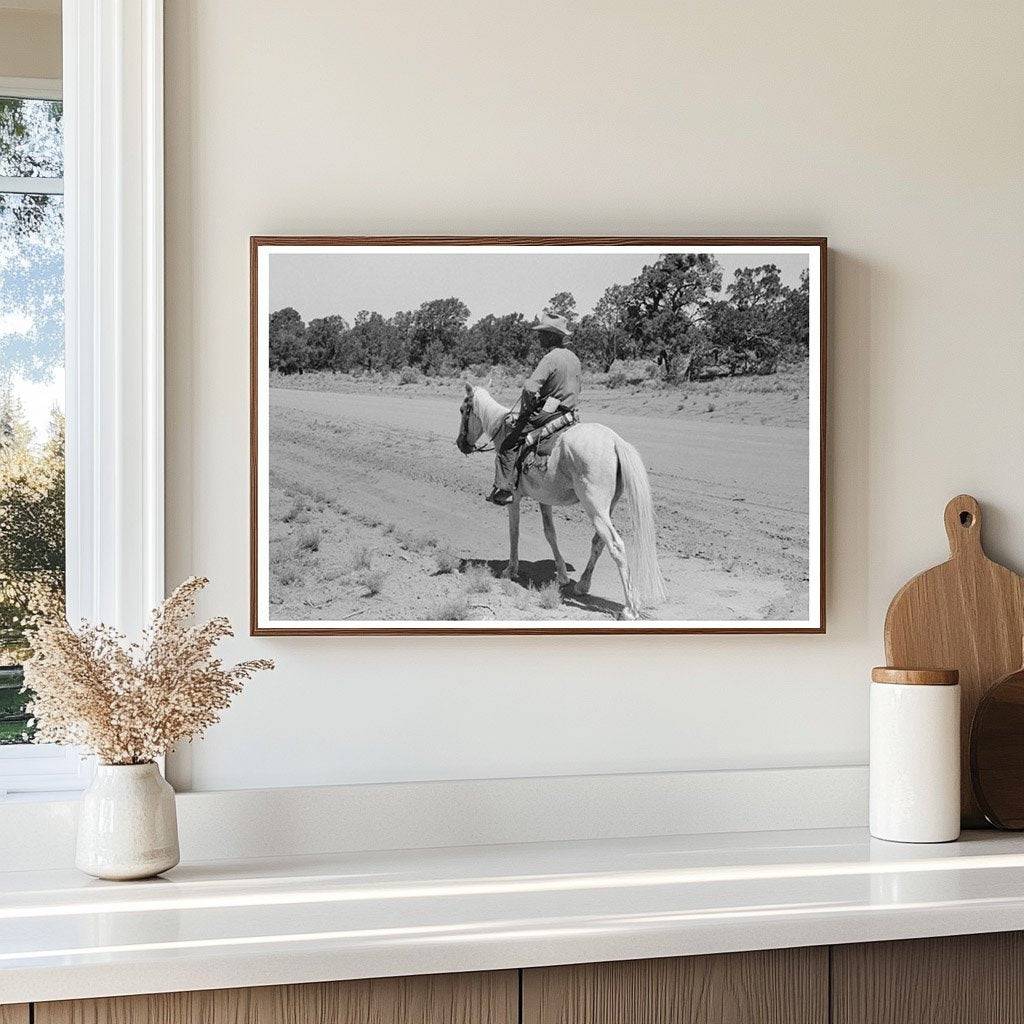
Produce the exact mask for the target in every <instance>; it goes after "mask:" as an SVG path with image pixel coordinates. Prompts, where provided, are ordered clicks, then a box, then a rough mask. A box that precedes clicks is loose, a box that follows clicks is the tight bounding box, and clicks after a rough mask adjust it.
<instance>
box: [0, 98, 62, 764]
mask: <svg viewBox="0 0 1024 1024" xmlns="http://www.w3.org/2000/svg"><path fill="white" fill-rule="evenodd" d="M62 179H63V132H62V105H61V103H60V102H59V101H55V100H46V99H24V98H17V97H2V96H0V744H10V743H23V742H25V741H27V740H30V739H31V733H32V729H31V723H30V721H29V718H28V716H27V715H26V713H25V702H26V700H27V695H26V694H23V693H22V692H21V686H22V675H21V668H20V665H21V663H22V662H23V661H24V659H25V658H26V657H27V656H28V654H29V653H30V650H29V647H28V643H27V638H26V635H25V625H26V622H27V621H28V620H29V619H30V618H31V617H32V616H33V615H36V614H39V613H41V612H48V611H60V612H62V611H63V600H64V563H65V558H64V555H65V552H64V417H63V406H64V398H63V388H64V373H63V366H64V323H63V320H64V199H63V180H62Z"/></svg>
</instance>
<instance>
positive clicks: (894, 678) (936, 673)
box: [871, 666, 960, 686]
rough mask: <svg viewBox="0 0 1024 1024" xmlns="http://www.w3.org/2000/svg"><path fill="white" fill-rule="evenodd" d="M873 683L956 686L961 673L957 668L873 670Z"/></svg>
mask: <svg viewBox="0 0 1024 1024" xmlns="http://www.w3.org/2000/svg"><path fill="white" fill-rule="evenodd" d="M871 682H873V683H901V684H903V685H907V686H956V684H957V683H959V682H960V673H959V672H958V671H957V670H956V669H955V668H890V667H888V666H879V667H878V668H873V669H872V670H871Z"/></svg>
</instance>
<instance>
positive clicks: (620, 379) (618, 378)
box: [604, 370, 626, 388]
mask: <svg viewBox="0 0 1024 1024" xmlns="http://www.w3.org/2000/svg"><path fill="white" fill-rule="evenodd" d="M604 380H605V384H607V385H608V387H610V388H621V387H622V385H623V384H625V383H626V371H625V370H611V371H610V372H609V373H608V374H607V375H606V376H605V379H604Z"/></svg>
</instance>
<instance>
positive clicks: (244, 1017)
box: [0, 971, 519, 1024]
mask: <svg viewBox="0 0 1024 1024" xmlns="http://www.w3.org/2000/svg"><path fill="white" fill-rule="evenodd" d="M518 1017H519V985H518V972H517V971H493V972H489V973H486V974H483V973H479V974H438V975H428V976H424V977H414V978H377V979H373V980H370V981H339V982H329V983H324V984H316V985H274V986H270V987H267V988H238V989H221V990H216V991H211V992H173V993H168V994H165V995H152V996H122V997H119V998H115V999H82V1000H75V1001H68V1002H56V1003H37V1004H36V1007H35V1024H516V1021H517V1020H518ZM0 1024H7V1021H5V1020H3V1018H0ZM12 1024H13V1022H12ZM16 1024H22V1022H21V1021H18V1022H16Z"/></svg>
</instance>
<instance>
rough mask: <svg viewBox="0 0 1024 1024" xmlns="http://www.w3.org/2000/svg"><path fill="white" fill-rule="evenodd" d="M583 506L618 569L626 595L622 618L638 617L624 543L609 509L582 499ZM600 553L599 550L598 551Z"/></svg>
mask: <svg viewBox="0 0 1024 1024" xmlns="http://www.w3.org/2000/svg"><path fill="white" fill-rule="evenodd" d="M584 507H585V508H586V509H587V512H588V513H589V514H590V518H591V519H592V520H593V521H594V529H595V530H596V531H597V534H598V536H599V537H600V538H601V540H602V541H604V544H605V546H606V547H607V548H608V553H609V554H610V555H611V556H612V558H613V559H614V561H615V565H616V567H617V568H618V570H619V578H620V579H621V580H622V590H623V593H624V594H625V595H626V607H625V608H623V610H622V616H621V617H622V618H624V619H638V618H640V606H639V605H638V604H637V600H636V597H635V595H634V594H633V588H632V586H631V585H630V582H629V563H628V562H627V561H626V545H625V543H624V542H623V540H622V537H621V536H620V535H619V531H618V530H616V529H615V527H614V526H613V525H612V519H611V515H610V512H611V510H610V509H607V510H605V509H602V508H600V507H598V506H597V505H595V504H593V503H592V502H588V501H584ZM598 553H599V554H600V552H598Z"/></svg>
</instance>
